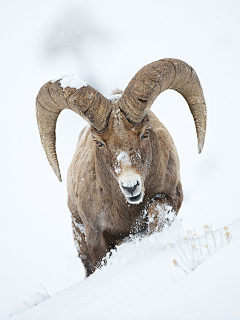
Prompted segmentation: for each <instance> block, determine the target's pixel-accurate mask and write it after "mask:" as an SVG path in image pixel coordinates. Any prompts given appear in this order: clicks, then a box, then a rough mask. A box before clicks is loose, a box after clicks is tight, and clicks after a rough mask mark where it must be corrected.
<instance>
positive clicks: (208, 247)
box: [171, 224, 232, 274]
mask: <svg viewBox="0 0 240 320" xmlns="http://www.w3.org/2000/svg"><path fill="white" fill-rule="evenodd" d="M203 228H204V234H203V235H202V236H200V237H199V235H197V234H196V233H195V231H194V230H193V231H187V232H186V235H185V236H184V238H183V239H182V240H181V241H178V242H176V243H175V244H171V247H172V248H173V250H174V251H175V252H176V254H177V256H178V259H179V260H176V259H173V264H174V266H176V267H179V268H181V269H182V270H183V271H184V272H185V273H186V274H187V273H189V272H191V271H193V270H195V269H196V268H197V267H198V266H199V265H200V264H201V263H202V262H203V261H205V260H206V259H208V258H209V257H211V256H212V255H213V254H215V253H216V252H217V251H219V250H220V249H221V248H223V247H224V246H225V245H227V244H229V242H230V241H231V239H232V236H231V233H230V232H229V229H228V228H227V227H224V228H221V229H218V230H215V231H213V230H212V226H208V225H207V224H205V225H204V226H203ZM178 261H179V262H178Z"/></svg>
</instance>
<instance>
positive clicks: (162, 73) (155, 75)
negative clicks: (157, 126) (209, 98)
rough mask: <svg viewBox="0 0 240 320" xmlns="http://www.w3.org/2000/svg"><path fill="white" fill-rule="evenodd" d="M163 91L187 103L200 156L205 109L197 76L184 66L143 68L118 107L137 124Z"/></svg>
mask: <svg viewBox="0 0 240 320" xmlns="http://www.w3.org/2000/svg"><path fill="white" fill-rule="evenodd" d="M167 89H173V90H175V91H177V92H179V93H180V94H181V95H182V96H183V97H184V98H185V100H186V101H187V103H188V106H189V108H190V111H191V113H192V116H193V119H194V122H195V127H196V131H197V139H198V152H199V153H201V151H202V149H203V145H204V141H205V133H206V122H207V109H206V103H205V100H204V96H203V91H202V87H201V84H200V81H199V79H198V76H197V74H196V72H195V71H194V69H193V68H192V67H191V66H189V65H188V64H187V63H185V62H183V61H181V60H177V59H162V60H159V61H155V62H152V63H150V64H148V65H146V66H145V67H143V68H142V69H140V70H139V71H138V72H137V74H136V75H135V76H134V77H133V78H132V80H131V81H130V82H129V84H128V86H127V87H126V89H125V91H124V93H123V95H122V98H121V99H120V101H119V106H120V108H121V109H122V111H123V112H124V113H125V115H126V117H127V118H128V120H129V121H130V122H132V123H133V124H136V125H137V124H140V123H141V121H142V120H143V119H144V118H145V117H146V115H147V113H148V111H149V109H150V108H151V105H152V104H153V102H154V100H155V99H156V98H157V96H158V95H159V94H160V93H161V92H163V91H164V90H167Z"/></svg>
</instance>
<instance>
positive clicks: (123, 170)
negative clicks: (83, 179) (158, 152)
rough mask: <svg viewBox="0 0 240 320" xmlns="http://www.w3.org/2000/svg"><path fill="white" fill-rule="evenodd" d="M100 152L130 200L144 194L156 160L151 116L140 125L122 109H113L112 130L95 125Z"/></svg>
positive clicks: (135, 199) (133, 200)
mask: <svg viewBox="0 0 240 320" xmlns="http://www.w3.org/2000/svg"><path fill="white" fill-rule="evenodd" d="M92 137H93V140H94V141H95V144H96V148H97V149H98V150H97V152H100V153H101V157H102V159H103V161H104V162H105V164H106V166H107V168H108V170H109V171H110V172H111V173H112V175H113V177H114V178H115V179H116V180H117V182H118V184H119V191H121V192H122V193H123V195H124V196H125V198H126V201H127V202H128V203H130V204H138V203H140V202H141V201H142V200H143V197H144V190H145V188H144V182H145V179H146V176H147V174H148V170H149V167H150V164H151V162H152V148H151V143H150V139H151V124H150V120H149V118H148V116H147V117H146V118H145V119H144V120H143V121H142V123H141V125H140V126H133V125H132V124H131V123H129V122H128V120H127V119H126V117H125V115H124V114H123V113H122V112H121V111H120V109H117V110H113V112H112V114H111V116H110V119H109V126H108V130H107V131H106V132H105V133H103V134H99V133H97V132H96V130H95V129H93V128H92Z"/></svg>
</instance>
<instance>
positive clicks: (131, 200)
mask: <svg viewBox="0 0 240 320" xmlns="http://www.w3.org/2000/svg"><path fill="white" fill-rule="evenodd" d="M143 197H144V192H143V191H141V192H140V193H139V194H138V195H137V196H134V197H126V199H127V202H128V203H130V204H139V203H140V202H142V201H143Z"/></svg>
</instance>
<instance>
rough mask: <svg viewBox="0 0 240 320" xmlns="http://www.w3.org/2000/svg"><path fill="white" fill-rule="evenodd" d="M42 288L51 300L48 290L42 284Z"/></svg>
mask: <svg viewBox="0 0 240 320" xmlns="http://www.w3.org/2000/svg"><path fill="white" fill-rule="evenodd" d="M40 286H42V287H43V289H44V291H45V292H46V294H47V295H48V298H50V295H49V294H48V292H47V290H46V289H45V288H44V286H43V285H42V284H41V283H40Z"/></svg>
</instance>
